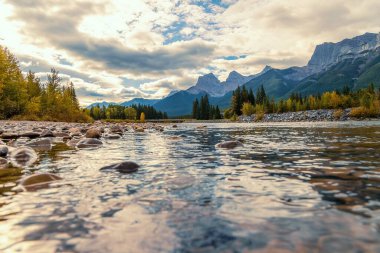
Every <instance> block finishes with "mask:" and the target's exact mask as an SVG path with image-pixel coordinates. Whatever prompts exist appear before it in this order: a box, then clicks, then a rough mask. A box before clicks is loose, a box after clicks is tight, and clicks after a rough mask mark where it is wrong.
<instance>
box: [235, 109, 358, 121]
mask: <svg viewBox="0 0 380 253" xmlns="http://www.w3.org/2000/svg"><path fill="white" fill-rule="evenodd" d="M350 113H351V109H345V110H342V111H341V112H340V113H337V110H309V111H301V112H286V113H270V114H265V115H264V117H263V119H261V120H257V117H256V115H255V114H253V115H251V116H240V117H239V121H241V122H255V121H260V122H304V121H348V120H352V118H351V117H350Z"/></svg>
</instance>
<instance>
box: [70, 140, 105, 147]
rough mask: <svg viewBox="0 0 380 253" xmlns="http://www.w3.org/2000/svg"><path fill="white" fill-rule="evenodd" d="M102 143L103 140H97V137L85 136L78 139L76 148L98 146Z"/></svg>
mask: <svg viewBox="0 0 380 253" xmlns="http://www.w3.org/2000/svg"><path fill="white" fill-rule="evenodd" d="M101 145H103V142H102V141H100V140H98V139H95V138H85V139H82V140H80V141H79V142H78V143H77V145H76V147H77V148H96V147H99V146H101Z"/></svg>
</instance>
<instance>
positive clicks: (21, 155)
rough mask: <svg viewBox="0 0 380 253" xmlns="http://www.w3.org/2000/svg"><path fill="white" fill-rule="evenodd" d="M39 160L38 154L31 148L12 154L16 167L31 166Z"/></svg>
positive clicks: (24, 148)
mask: <svg viewBox="0 0 380 253" xmlns="http://www.w3.org/2000/svg"><path fill="white" fill-rule="evenodd" d="M37 158H38V156H37V153H36V152H35V151H34V150H33V149H31V148H29V147H22V148H18V149H15V150H13V151H12V152H11V153H10V160H11V163H12V165H13V166H15V167H27V166H30V165H32V164H33V163H35V162H36V161H37Z"/></svg>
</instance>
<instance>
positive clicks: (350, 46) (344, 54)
mask: <svg viewBox="0 0 380 253" xmlns="http://www.w3.org/2000/svg"><path fill="white" fill-rule="evenodd" d="M379 46H380V33H379V34H376V33H365V34H362V35H359V36H356V37H353V38H351V39H344V40H342V41H340V42H337V43H333V42H325V43H323V44H320V45H317V46H316V48H315V51H314V53H313V55H312V57H311V59H310V61H309V63H308V65H307V66H308V67H309V68H310V69H311V70H312V72H314V73H316V72H319V71H321V70H323V69H326V68H328V67H329V66H331V65H332V64H334V63H336V62H339V61H341V60H343V59H348V58H356V57H357V56H360V55H361V54H362V53H365V52H366V51H368V50H373V49H375V48H377V47H379Z"/></svg>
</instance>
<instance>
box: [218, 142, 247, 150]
mask: <svg viewBox="0 0 380 253" xmlns="http://www.w3.org/2000/svg"><path fill="white" fill-rule="evenodd" d="M242 146H243V144H242V143H241V142H240V141H224V142H221V143H218V144H216V145H215V147H217V148H225V149H233V148H237V147H242Z"/></svg>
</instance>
